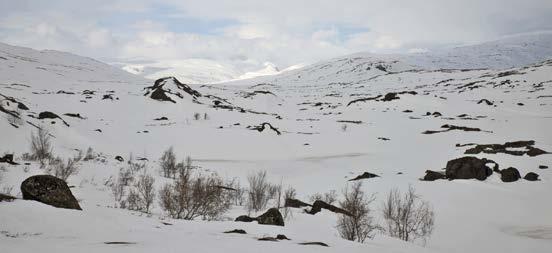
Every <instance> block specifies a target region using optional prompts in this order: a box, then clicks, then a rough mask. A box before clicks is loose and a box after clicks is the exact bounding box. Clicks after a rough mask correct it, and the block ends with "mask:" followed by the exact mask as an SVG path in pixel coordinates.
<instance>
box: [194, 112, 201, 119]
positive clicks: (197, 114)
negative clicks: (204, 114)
mask: <svg viewBox="0 0 552 253" xmlns="http://www.w3.org/2000/svg"><path fill="white" fill-rule="evenodd" d="M200 119H201V114H199V112H196V113H194V120H200Z"/></svg>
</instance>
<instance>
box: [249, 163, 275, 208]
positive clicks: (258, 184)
mask: <svg viewBox="0 0 552 253" xmlns="http://www.w3.org/2000/svg"><path fill="white" fill-rule="evenodd" d="M247 182H248V183H249V192H248V198H247V211H248V212H251V211H255V212H258V211H261V210H263V209H265V208H266V205H267V204H268V201H269V200H270V195H271V191H272V190H273V189H271V188H272V186H271V185H270V183H268V182H267V179H266V171H259V172H257V173H255V174H250V175H249V176H247Z"/></svg>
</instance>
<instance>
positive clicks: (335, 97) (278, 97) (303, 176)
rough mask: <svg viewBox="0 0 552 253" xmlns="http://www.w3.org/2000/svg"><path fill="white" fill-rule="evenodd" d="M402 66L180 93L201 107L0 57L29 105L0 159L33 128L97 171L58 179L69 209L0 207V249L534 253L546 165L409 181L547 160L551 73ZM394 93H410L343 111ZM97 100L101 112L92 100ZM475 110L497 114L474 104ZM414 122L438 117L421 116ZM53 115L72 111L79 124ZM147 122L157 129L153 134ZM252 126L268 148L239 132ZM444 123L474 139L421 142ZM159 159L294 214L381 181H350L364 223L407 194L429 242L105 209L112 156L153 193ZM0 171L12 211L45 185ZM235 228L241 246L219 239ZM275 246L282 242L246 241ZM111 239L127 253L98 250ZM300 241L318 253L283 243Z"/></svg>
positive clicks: (309, 73) (28, 57) (354, 60)
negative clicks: (181, 162) (173, 157)
mask: <svg viewBox="0 0 552 253" xmlns="http://www.w3.org/2000/svg"><path fill="white" fill-rule="evenodd" d="M511 57H514V56H511ZM414 63H415V62H413V61H409V60H408V59H404V58H402V57H400V56H385V57H383V56H374V55H366V54H358V55H353V56H346V57H340V58H336V59H332V60H329V61H325V62H321V63H317V64H313V65H310V66H306V67H304V68H300V69H296V70H290V71H286V72H285V73H282V74H279V75H275V76H264V77H257V78H254V79H247V80H238V81H233V82H231V83H224V84H215V85H191V86H190V87H191V88H193V89H195V90H197V91H198V92H200V93H201V94H202V96H201V97H196V98H193V97H192V96H191V95H189V94H186V93H184V92H183V91H181V90H178V88H177V85H176V84H175V83H173V82H172V81H171V80H169V81H168V82H167V84H166V86H165V87H164V88H166V89H169V88H170V89H171V91H173V92H174V91H180V92H181V93H182V94H183V96H182V98H180V97H178V96H171V98H172V99H173V100H174V101H175V103H173V102H168V101H164V102H161V101H157V100H153V99H151V98H150V97H149V95H148V96H144V94H145V93H146V92H147V90H145V89H144V88H145V87H147V86H152V85H153V81H152V80H148V79H143V78H141V77H138V76H135V75H132V74H130V73H127V72H125V71H122V70H120V69H117V68H114V67H111V66H109V65H106V64H103V63H101V62H97V61H95V60H92V59H89V58H84V57H79V56H75V55H71V54H67V53H61V52H55V51H34V50H32V49H26V48H19V47H14V46H9V45H5V44H0V94H1V95H3V96H6V97H13V98H15V100H17V101H19V102H22V103H23V104H25V105H26V106H27V107H29V110H28V111H25V112H24V113H23V115H24V120H25V121H28V123H24V124H23V125H21V126H19V127H18V128H16V127H14V126H12V125H11V124H10V122H9V121H8V118H9V116H8V115H7V114H5V113H1V112H0V154H3V153H14V154H15V155H16V157H17V159H16V162H21V163H24V162H25V161H22V160H21V155H22V154H23V153H25V152H28V150H29V138H30V134H31V132H33V131H35V130H36V128H35V126H33V125H37V126H38V125H42V126H44V127H46V128H48V129H49V130H50V131H51V133H52V134H53V136H55V138H54V143H55V147H54V153H55V154H56V155H60V156H63V157H69V156H72V155H74V154H76V149H79V150H86V149H87V148H88V147H92V148H93V149H94V150H95V151H97V152H101V153H102V154H103V156H104V157H105V158H106V161H105V162H100V161H89V162H82V163H81V164H80V167H81V168H80V171H79V173H78V174H77V175H74V176H71V177H70V178H69V179H68V183H69V185H72V186H75V187H74V188H72V192H73V193H74V195H75V196H76V197H77V199H78V200H79V201H80V204H81V206H82V208H83V211H72V210H65V209H57V208H54V207H50V206H47V205H43V204H40V203H37V202H32V201H25V200H16V201H14V202H9V203H5V202H2V203H0V214H1V215H0V248H1V249H2V250H1V251H2V252H4V251H5V250H7V251H6V252H30V251H35V250H41V251H43V252H54V251H56V252H58V251H61V252H69V251H79V252H98V251H100V252H104V251H105V252H111V251H113V252H121V251H125V252H126V251H128V252H152V251H163V252H165V251H166V252H177V251H178V252H181V251H193V252H218V251H221V250H224V251H228V252H259V251H266V252H272V251H274V252H281V251H287V252H308V251H316V252H320V251H326V252H367V251H378V252H549V251H550V249H551V248H552V215H551V213H552V202H550V201H547V199H548V198H549V195H550V193H551V192H552V174H551V173H552V170H551V169H539V168H538V167H539V165H547V166H552V164H551V159H550V157H551V155H550V154H544V155H540V156H536V157H529V156H527V155H524V156H512V155H506V154H481V155H476V156H478V157H486V158H489V159H492V160H494V161H496V162H497V163H498V164H500V167H501V168H507V167H515V168H517V169H519V171H520V173H521V174H522V176H523V175H525V174H526V173H528V172H536V173H538V174H539V175H540V179H541V180H540V181H536V182H529V181H525V180H520V181H517V182H513V183H504V182H502V181H501V180H500V177H499V175H498V174H497V173H494V174H493V175H492V176H491V177H489V178H488V179H487V180H486V181H477V180H454V181H446V180H441V181H434V182H425V181H420V180H419V178H421V177H423V176H424V174H425V173H424V172H425V170H428V169H431V170H439V169H441V168H444V167H445V165H446V163H447V161H449V160H452V159H454V158H458V157H461V156H464V154H463V153H464V151H465V150H466V149H467V148H468V147H456V146H455V145H456V144H466V143H479V144H488V143H504V142H507V141H517V140H534V141H535V142H536V144H535V146H536V147H538V148H541V149H543V150H546V151H552V134H551V133H550V129H551V127H552V87H551V85H552V62H551V61H540V60H539V62H534V63H531V64H524V65H525V66H517V67H515V68H512V69H494V68H493V69H489V70H485V69H483V70H481V69H479V70H439V69H440V68H425V67H421V66H420V65H417V64H414ZM443 68H447V69H448V68H449V67H448V66H444V67H443ZM478 68H479V67H478ZM85 90H89V91H94V94H90V92H84V91H85ZM401 91H415V92H416V93H417V94H416V95H412V94H399V95H398V96H399V97H400V99H398V100H392V101H376V100H369V101H364V102H356V103H352V104H350V105H348V104H349V103H350V102H351V101H353V100H357V99H361V98H369V97H374V96H377V95H385V94H386V93H388V92H401ZM104 95H108V96H107V97H111V98H112V99H109V98H108V99H103V98H104ZM0 99H4V97H2V96H0ZM481 99H488V100H489V101H491V102H493V103H494V105H496V106H494V105H491V106H490V105H487V104H485V103H479V104H478V103H477V102H478V101H479V100H481ZM215 103H218V104H219V106H215ZM519 103H521V104H519ZM220 105H223V107H221V106H220ZM3 106H4V104H3ZM5 106H6V108H8V106H7V105H5ZM11 106H13V104H12V105H11ZM229 108H231V109H229ZM406 110H411V111H412V112H405V111H406ZM43 111H50V112H54V113H56V114H58V115H60V116H61V117H62V118H63V120H65V121H66V122H67V123H68V125H69V126H66V125H64V124H63V123H62V122H61V121H60V120H59V119H56V120H39V119H36V116H38V114H39V113H40V112H43ZM427 112H430V113H433V112H439V113H440V114H441V116H433V115H431V116H425V115H426V113H427ZM65 113H79V114H80V115H81V116H82V117H83V118H84V119H79V118H73V117H68V116H64V114H65ZM195 113H199V114H200V115H202V116H203V115H205V114H207V116H208V117H207V118H208V119H203V117H201V119H199V120H195V119H194V114H195ZM461 114H467V116H465V117H460V116H459V115H461ZM478 116H479V117H478ZM160 117H167V118H168V120H166V121H156V120H154V119H156V118H160ZM344 121H345V122H344ZM351 121H360V122H356V123H351ZM263 122H269V123H271V124H272V125H273V126H274V127H276V128H278V129H279V130H280V131H281V132H282V134H281V135H277V134H276V133H274V132H272V131H270V130H265V131H264V132H258V131H254V130H251V129H249V128H247V127H248V126H257V125H260V124H261V123H263ZM444 124H452V125H458V126H468V127H477V128H480V129H482V130H484V131H479V132H465V131H459V130H458V131H449V132H443V133H437V134H430V135H428V134H422V132H424V131H426V130H440V129H441V128H440V127H441V126H442V125H444ZM344 125H346V127H344ZM97 130H101V131H97ZM379 137H382V138H388V139H389V140H387V141H386V140H382V139H378V138H379ZM170 146H173V147H174V150H175V151H176V153H177V156H178V158H179V159H184V158H185V157H186V156H191V157H192V158H193V160H194V162H195V164H196V165H199V166H200V167H201V170H203V171H210V172H216V173H218V174H219V175H220V176H222V177H224V178H236V179H238V180H240V182H241V183H242V185H245V184H246V177H247V175H248V174H250V173H252V172H255V171H259V170H266V171H267V172H268V175H269V179H270V180H271V181H273V182H274V183H279V182H283V184H284V185H291V186H293V187H295V188H296V189H297V192H298V198H299V199H303V200H307V199H308V196H310V195H312V194H315V193H324V192H328V191H331V190H336V191H337V192H341V190H342V189H343V188H345V187H346V186H347V185H348V181H347V180H348V179H351V178H352V177H355V176H357V175H359V174H361V173H363V172H366V171H368V172H371V173H375V174H378V175H380V177H378V178H372V179H366V180H364V181H363V189H364V190H365V191H366V192H367V193H370V194H371V193H375V194H376V195H375V196H376V197H377V201H376V202H374V204H373V206H372V208H373V209H374V215H375V216H376V218H377V219H378V220H379V222H382V219H381V214H380V209H381V202H382V201H383V199H384V196H385V194H387V192H388V191H389V190H390V189H392V188H395V187H397V188H399V189H402V190H404V189H407V188H408V187H409V186H410V185H411V186H413V187H415V188H416V190H417V193H418V194H420V195H421V196H422V197H423V199H425V200H427V201H429V202H430V203H431V204H432V206H433V208H434V211H435V214H436V216H435V219H436V220H435V230H434V232H433V234H432V236H431V237H430V238H429V240H428V241H427V243H426V244H425V246H422V245H421V242H416V243H406V242H402V241H400V240H397V239H394V238H391V237H388V236H386V235H383V234H377V235H376V237H375V238H374V239H373V240H368V241H367V242H366V243H364V244H360V243H354V242H349V241H346V240H344V239H341V238H340V237H339V235H338V233H337V230H336V229H335V225H336V219H337V216H336V214H334V213H331V212H327V211H323V212H322V213H319V214H317V215H314V216H312V215H309V214H304V213H301V212H300V210H298V209H297V210H295V213H294V215H293V217H292V218H291V219H289V220H287V221H286V226H285V227H274V226H266V225H258V224H256V223H237V222H233V221H231V220H233V219H234V218H235V217H237V216H238V215H240V214H245V213H246V210H245V209H244V208H243V207H240V206H235V207H233V208H232V210H231V211H230V212H229V213H227V214H226V215H225V216H226V219H225V220H223V221H216V222H215V221H213V222H204V221H182V220H171V219H168V218H166V217H165V216H164V215H163V214H162V213H161V211H160V209H159V207H158V206H157V202H156V206H157V207H155V208H154V212H153V214H152V215H150V216H148V215H145V214H141V213H138V212H132V211H128V210H123V209H116V208H113V204H114V200H113V197H112V196H111V192H110V189H109V187H108V186H106V182H107V181H108V180H109V179H110V178H112V177H113V176H116V174H117V173H118V171H119V168H121V167H124V166H126V165H125V164H124V163H120V162H118V161H116V160H115V159H114V157H115V156H117V155H120V156H123V157H124V158H125V159H126V158H128V156H129V154H130V153H132V154H133V155H134V156H135V157H146V158H148V159H149V162H147V163H146V164H147V167H148V169H149V171H150V173H151V174H153V175H155V176H156V178H157V187H160V185H161V184H162V183H163V182H165V181H167V179H163V178H161V177H160V176H159V175H160V174H159V164H158V159H159V158H160V157H161V154H162V152H163V151H164V150H166V149H167V148H168V147H170ZM1 165H4V166H5V167H6V171H5V172H2V174H3V175H2V181H1V182H0V184H1V185H0V186H1V187H0V189H1V188H2V187H6V186H7V187H9V186H13V191H12V194H13V195H16V196H19V197H20V194H21V193H20V191H19V185H20V183H21V182H22V181H23V180H24V179H25V178H27V177H29V176H31V175H34V174H44V171H43V170H41V169H40V168H39V166H38V165H37V164H36V163H31V164H30V165H17V166H12V165H7V164H1ZM1 165H0V166H1ZM26 167H27V168H26ZM25 168H26V169H25ZM399 172H402V174H398V173H399ZM162 222H169V223H171V224H172V225H164V224H163V223H162ZM234 228H242V229H244V230H246V231H247V232H248V234H246V235H236V234H224V233H222V232H224V231H226V230H231V229H234ZM279 233H281V234H285V235H286V236H288V237H289V238H291V239H292V240H290V241H280V242H263V241H257V240H256V239H255V238H257V237H262V236H275V235H276V234H279ZM112 241H125V242H132V243H133V244H128V245H112V244H105V242H112ZM306 241H322V242H325V243H327V244H329V245H330V247H328V248H326V247H318V246H304V245H299V244H298V243H300V242H306Z"/></svg>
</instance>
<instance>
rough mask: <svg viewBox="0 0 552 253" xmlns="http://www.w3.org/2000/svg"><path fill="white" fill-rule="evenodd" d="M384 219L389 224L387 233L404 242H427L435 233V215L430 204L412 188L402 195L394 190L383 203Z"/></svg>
mask: <svg viewBox="0 0 552 253" xmlns="http://www.w3.org/2000/svg"><path fill="white" fill-rule="evenodd" d="M383 217H384V218H385V221H386V223H387V229H386V231H387V233H389V235H390V236H393V237H396V238H399V239H401V240H404V241H414V240H416V239H423V240H424V242H425V240H426V239H427V238H428V237H429V236H430V235H431V232H432V231H433V224H434V219H435V215H434V213H433V209H432V208H431V206H430V204H429V203H428V202H426V201H423V200H421V199H420V196H418V195H416V193H415V189H414V188H413V187H412V186H410V187H409V188H408V192H406V193H404V194H402V193H401V192H400V191H399V190H398V189H393V190H391V191H390V192H389V194H388V195H387V200H386V201H384V203H383Z"/></svg>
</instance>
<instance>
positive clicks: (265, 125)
mask: <svg viewBox="0 0 552 253" xmlns="http://www.w3.org/2000/svg"><path fill="white" fill-rule="evenodd" d="M248 128H250V129H251V130H257V131H259V132H261V133H262V132H264V131H265V130H266V129H270V130H272V131H274V132H275V133H276V134H277V135H281V134H282V133H281V132H280V130H278V128H275V127H273V126H272V125H271V124H270V123H268V122H264V123H262V124H261V125H259V126H253V127H248Z"/></svg>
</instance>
